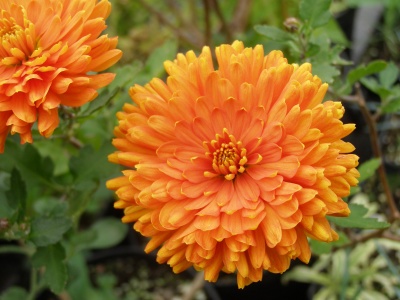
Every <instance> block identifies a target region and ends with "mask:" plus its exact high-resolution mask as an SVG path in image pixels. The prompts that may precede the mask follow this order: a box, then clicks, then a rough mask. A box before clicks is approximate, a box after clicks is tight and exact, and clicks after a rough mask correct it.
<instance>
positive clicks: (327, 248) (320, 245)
mask: <svg viewBox="0 0 400 300" xmlns="http://www.w3.org/2000/svg"><path fill="white" fill-rule="evenodd" d="M338 234H339V239H338V240H337V241H335V242H331V243H325V242H321V241H317V240H313V239H310V246H311V249H312V252H313V253H314V254H317V255H322V254H328V253H331V252H332V248H333V247H340V246H342V245H345V244H347V243H348V242H349V239H348V237H347V236H346V235H345V234H344V233H343V232H338Z"/></svg>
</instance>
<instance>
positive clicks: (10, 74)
mask: <svg viewBox="0 0 400 300" xmlns="http://www.w3.org/2000/svg"><path fill="white" fill-rule="evenodd" d="M110 11H111V4H110V3H109V2H108V0H100V1H97V0H0V14H1V19H0V38H1V44H0V153H1V152H3V151H4V143H5V139H6V137H7V135H8V133H9V132H10V131H11V134H15V133H18V134H19V135H20V137H21V143H25V142H29V143H31V142H32V134H31V128H32V125H33V124H34V123H35V122H36V121H37V127H38V131H39V133H40V134H41V135H43V136H45V137H49V136H50V135H51V134H52V133H53V131H54V129H55V128H56V127H57V126H58V123H59V119H58V108H59V106H60V105H66V106H73V107H77V106H81V105H83V104H84V103H86V102H88V101H91V100H93V99H94V98H95V97H96V96H97V92H96V90H97V89H98V88H100V87H103V86H105V85H107V84H109V83H110V82H111V81H112V80H113V78H114V74H94V73H93V72H99V71H103V70H105V69H106V68H108V67H110V66H111V65H113V64H114V63H115V62H117V61H118V60H119V58H120V57H121V55H122V52H121V51H120V50H117V49H115V47H116V45H117V38H109V37H108V36H107V35H101V36H100V34H101V33H102V31H103V30H104V29H105V28H106V25H105V19H106V18H107V17H108V15H109V14H110ZM88 72H92V73H91V75H88Z"/></svg>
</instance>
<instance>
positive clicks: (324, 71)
mask: <svg viewBox="0 0 400 300" xmlns="http://www.w3.org/2000/svg"><path fill="white" fill-rule="evenodd" d="M312 71H313V74H315V75H317V76H318V77H319V78H321V80H322V81H323V82H327V83H329V84H331V83H332V82H333V80H334V78H335V77H336V76H338V75H340V72H339V70H338V69H337V68H336V67H334V66H332V65H330V64H329V63H316V64H313V66H312Z"/></svg>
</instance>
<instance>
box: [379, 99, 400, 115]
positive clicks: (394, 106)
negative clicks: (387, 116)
mask: <svg viewBox="0 0 400 300" xmlns="http://www.w3.org/2000/svg"><path fill="white" fill-rule="evenodd" d="M381 109H382V112H384V113H395V112H398V111H400V98H397V99H393V100H390V101H388V102H387V103H385V104H384V105H382V107H381Z"/></svg>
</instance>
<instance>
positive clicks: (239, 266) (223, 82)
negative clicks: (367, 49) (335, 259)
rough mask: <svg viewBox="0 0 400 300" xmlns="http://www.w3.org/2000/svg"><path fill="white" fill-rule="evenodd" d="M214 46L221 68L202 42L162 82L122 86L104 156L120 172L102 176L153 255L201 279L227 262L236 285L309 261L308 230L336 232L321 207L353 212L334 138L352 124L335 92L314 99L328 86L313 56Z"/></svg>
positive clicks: (350, 157)
mask: <svg viewBox="0 0 400 300" xmlns="http://www.w3.org/2000/svg"><path fill="white" fill-rule="evenodd" d="M216 56H217V60H218V65H219V68H218V69H214V67H213V62H212V57H211V53H210V49H209V48H208V47H204V48H203V51H202V53H201V54H200V55H199V56H198V57H196V55H195V54H194V53H193V52H192V51H189V52H188V53H186V55H183V54H178V56H177V59H176V60H175V61H174V62H172V61H167V62H165V69H166V71H167V72H168V74H169V77H168V78H167V81H166V83H164V82H163V81H162V80H160V79H157V78H155V79H153V80H152V81H151V82H150V83H149V84H147V85H145V86H144V87H142V86H139V85H135V86H134V87H132V88H131V89H130V95H131V97H132V99H133V102H134V104H125V106H124V108H123V111H122V112H119V113H118V114H117V117H118V119H119V125H118V126H117V127H116V128H115V135H116V138H115V139H114V141H113V144H114V146H115V147H116V148H117V149H118V151H117V152H115V153H113V154H111V155H110V156H109V159H110V161H111V162H114V163H118V164H121V165H123V166H125V167H126V170H124V171H123V176H122V177H118V178H114V179H111V180H109V181H108V182H107V186H108V188H109V189H112V190H115V191H116V195H117V197H118V198H119V199H118V201H116V202H115V207H116V208H123V209H124V210H125V216H124V217H123V219H122V220H123V222H127V223H128V222H134V223H135V224H134V229H135V230H137V231H139V232H140V233H141V234H142V235H144V236H146V237H150V241H149V242H148V244H147V246H146V249H145V251H146V252H150V251H152V250H154V249H156V248H158V247H160V249H159V250H158V253H157V261H158V262H159V263H168V264H169V265H170V266H171V267H172V268H173V271H174V272H176V273H178V272H181V271H183V270H185V269H187V268H188V267H190V266H194V267H195V268H196V269H197V270H204V274H205V275H204V276H205V279H206V280H208V281H216V280H217V278H218V275H219V273H220V271H223V272H227V273H233V272H236V273H237V282H238V286H239V287H240V288H242V287H244V286H246V285H248V284H250V283H251V282H255V281H259V280H261V279H262V276H263V270H268V271H270V272H274V273H282V272H284V271H285V270H286V269H287V268H288V267H289V265H290V261H291V259H295V258H299V259H300V260H302V261H303V262H306V263H307V262H308V261H309V259H310V255H311V253H310V248H309V244H308V240H307V238H312V239H316V240H319V241H324V242H331V241H334V240H336V239H337V238H338V235H337V234H336V232H335V231H334V230H333V229H332V228H331V227H330V224H329V223H328V221H327V219H326V216H348V215H349V213H350V211H349V209H348V206H347V204H346V203H345V202H344V201H343V200H342V197H345V196H347V195H348V194H349V189H350V186H354V185H356V184H357V179H356V178H357V177H358V176H359V174H358V172H357V170H356V169H355V167H356V166H357V164H358V157H357V156H356V155H354V154H348V153H350V152H352V151H353V150H354V147H353V145H352V144H350V143H348V142H344V141H343V140H342V138H343V137H345V136H347V135H348V134H350V133H351V132H352V131H353V130H354V128H355V126H354V124H343V123H342V122H341V121H340V119H341V118H342V116H343V113H344V108H343V106H342V104H341V103H340V102H333V101H326V102H324V103H321V102H322V100H323V98H324V95H325V93H326V90H327V88H328V86H327V84H323V83H322V82H321V80H320V79H319V78H318V77H317V76H313V75H312V74H311V65H310V64H308V63H305V64H303V65H301V66H299V65H295V64H293V65H292V64H288V63H287V60H286V59H285V58H284V57H283V55H282V53H281V52H280V51H272V52H271V53H269V54H268V55H266V56H264V51H263V47H262V46H260V45H258V46H256V47H255V48H244V46H243V44H242V43H241V42H238V41H236V42H234V43H233V44H232V45H222V46H220V47H217V48H216Z"/></svg>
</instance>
